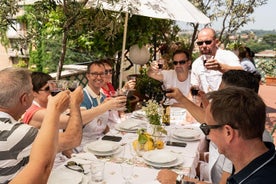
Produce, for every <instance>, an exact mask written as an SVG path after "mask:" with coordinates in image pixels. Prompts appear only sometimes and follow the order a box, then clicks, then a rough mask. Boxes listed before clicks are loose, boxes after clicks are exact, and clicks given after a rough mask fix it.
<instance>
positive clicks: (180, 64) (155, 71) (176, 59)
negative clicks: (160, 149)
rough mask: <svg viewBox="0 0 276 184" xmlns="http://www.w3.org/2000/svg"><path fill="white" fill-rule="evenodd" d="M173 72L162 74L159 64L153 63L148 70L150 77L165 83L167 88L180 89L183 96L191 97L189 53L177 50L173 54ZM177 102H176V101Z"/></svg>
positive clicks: (166, 71)
mask: <svg viewBox="0 0 276 184" xmlns="http://www.w3.org/2000/svg"><path fill="white" fill-rule="evenodd" d="M172 59H173V66H174V69H173V70H162V71H161V72H160V70H159V67H158V63H157V62H153V63H152V64H151V66H150V68H149V70H148V73H147V74H148V76H149V77H151V78H153V79H156V80H159V81H160V82H163V84H164V85H165V87H166V88H170V87H176V88H179V89H180V91H181V92H182V94H183V95H185V96H189V92H190V88H191V86H190V78H191V75H190V70H189V69H190V66H191V60H190V55H189V53H188V52H187V51H184V50H176V51H175V52H174V53H173V58H172ZM174 102H176V101H174Z"/></svg>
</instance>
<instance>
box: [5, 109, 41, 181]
mask: <svg viewBox="0 0 276 184" xmlns="http://www.w3.org/2000/svg"><path fill="white" fill-rule="evenodd" d="M37 133H38V130H37V129H36V128H34V127H32V126H29V125H26V124H23V123H20V122H18V121H16V120H14V119H13V118H12V117H11V116H10V115H9V114H7V113H4V112H0V184H2V183H8V182H9V181H10V180H11V179H12V178H14V176H15V175H16V174H17V173H18V172H19V171H20V170H21V169H22V168H23V167H24V166H25V165H26V164H27V163H28V161H29V156H30V152H31V146H32V143H33V141H34V139H35V137H36V135H37Z"/></svg>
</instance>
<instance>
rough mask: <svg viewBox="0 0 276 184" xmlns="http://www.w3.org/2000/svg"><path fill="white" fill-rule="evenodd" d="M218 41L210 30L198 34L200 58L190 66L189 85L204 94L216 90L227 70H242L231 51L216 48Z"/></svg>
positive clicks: (237, 59)
mask: <svg viewBox="0 0 276 184" xmlns="http://www.w3.org/2000/svg"><path fill="white" fill-rule="evenodd" d="M218 42H219V40H218V39H217V38H216V33H215V31H214V30H213V29H211V28H204V29H202V30H201V31H200V32H199V33H198V37H197V41H196V44H197V45H198V47H199V51H200V54H201V56H200V57H198V58H197V59H196V60H195V61H194V62H193V64H192V74H191V85H197V86H199V87H200V89H201V90H203V91H204V92H205V93H207V92H210V91H214V90H217V89H218V88H219V85H220V82H221V76H222V74H223V73H224V72H226V71H228V70H231V69H232V70H233V69H235V70H242V67H241V65H240V62H239V58H238V57H237V56H236V55H235V54H234V53H233V52H231V51H227V50H222V49H220V48H218V46H217V45H218Z"/></svg>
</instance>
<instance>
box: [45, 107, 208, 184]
mask: <svg viewBox="0 0 276 184" xmlns="http://www.w3.org/2000/svg"><path fill="white" fill-rule="evenodd" d="M134 120H136V118H135V119H134V117H133V116H128V117H127V118H126V119H124V120H122V123H123V122H131V121H134ZM142 121H145V120H142ZM145 123H147V122H146V121H145V122H143V123H142V124H143V125H145ZM118 127H119V126H118V125H117V127H116V126H115V127H114V128H113V129H112V130H111V131H110V133H109V134H108V135H110V136H115V137H121V138H122V139H121V140H120V141H119V142H116V144H118V145H119V149H118V150H123V151H122V152H124V155H127V157H128V158H132V157H136V159H135V162H133V165H134V166H133V174H132V176H131V183H133V184H141V183H145V184H147V183H148V184H150V183H152V184H153V183H156V184H158V183H159V182H158V180H157V179H156V177H157V174H158V172H159V171H160V169H163V168H168V169H172V170H173V171H175V172H177V173H181V174H185V175H187V176H190V177H193V176H195V175H196V167H197V165H198V160H199V154H198V149H199V146H200V140H201V139H202V138H203V137H204V135H203V134H202V133H201V131H200V129H199V123H196V122H193V123H191V122H187V121H186V111H185V109H181V108H171V124H170V126H166V127H165V129H166V130H167V132H168V138H167V139H166V140H167V141H169V142H185V143H186V146H185V147H179V146H171V145H165V146H164V148H163V149H162V150H163V151H167V152H170V153H174V154H175V155H177V158H178V162H179V163H177V164H173V165H170V164H169V165H168V167H166V165H161V166H159V165H158V166H156V165H154V164H150V163H151V162H147V160H145V158H144V157H143V156H137V155H133V153H131V148H130V147H131V146H132V142H133V141H134V140H135V139H137V137H138V135H137V133H135V131H130V132H128V131H124V130H121V129H120V128H118ZM181 130H185V131H189V130H196V131H199V132H200V137H197V138H196V139H188V140H185V141H180V140H179V139H176V137H174V136H173V134H174V133H175V132H178V133H179V132H180V133H181ZM97 141H102V140H101V138H100V140H97ZM153 151H157V153H158V151H160V150H153ZM120 152H121V151H117V152H116V154H115V153H114V154H112V155H97V154H94V152H92V151H90V150H89V149H84V152H80V153H74V154H73V155H72V158H70V159H68V160H66V161H65V162H64V163H62V164H60V165H59V166H57V167H56V168H54V169H53V170H52V172H51V175H50V177H49V180H48V184H59V183H66V184H92V183H93V182H92V181H91V173H90V163H91V161H92V160H93V159H101V160H103V161H104V162H105V168H104V180H103V181H102V182H99V183H103V184H114V183H115V184H117V183H118V184H120V183H124V179H123V176H122V172H121V163H122V162H119V161H118V159H117V158H119V157H120ZM143 154H146V152H143ZM69 161H74V162H75V163H77V164H79V165H81V166H82V167H83V169H84V170H83V172H79V171H75V170H71V169H68V168H67V167H65V166H66V164H68V162H69Z"/></svg>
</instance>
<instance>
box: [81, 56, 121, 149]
mask: <svg viewBox="0 0 276 184" xmlns="http://www.w3.org/2000/svg"><path fill="white" fill-rule="evenodd" d="M105 75H106V73H105V67H104V64H103V62H101V61H94V62H91V63H90V64H89V65H88V66H87V73H86V78H87V80H88V83H87V85H86V86H85V88H84V89H83V92H84V99H83V102H82V104H81V106H82V107H85V108H86V109H87V110H93V109H97V108H99V107H101V106H103V105H104V104H105V103H107V102H108V101H110V100H114V99H116V100H118V101H117V108H122V107H125V105H126V96H118V97H116V98H107V99H106V96H105V95H104V94H103V93H102V92H101V88H102V86H103V84H104V78H105ZM101 112H102V113H101V114H100V115H98V116H97V117H95V118H94V119H93V120H92V121H91V122H90V123H88V124H87V125H85V127H84V128H83V139H82V143H81V145H80V146H79V147H78V148H77V149H78V151H82V149H83V146H84V145H85V144H87V143H89V142H91V141H95V140H97V139H98V138H99V137H101V136H103V135H104V134H106V133H107V132H108V131H109V126H108V118H109V111H108V110H102V111H101Z"/></svg>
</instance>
